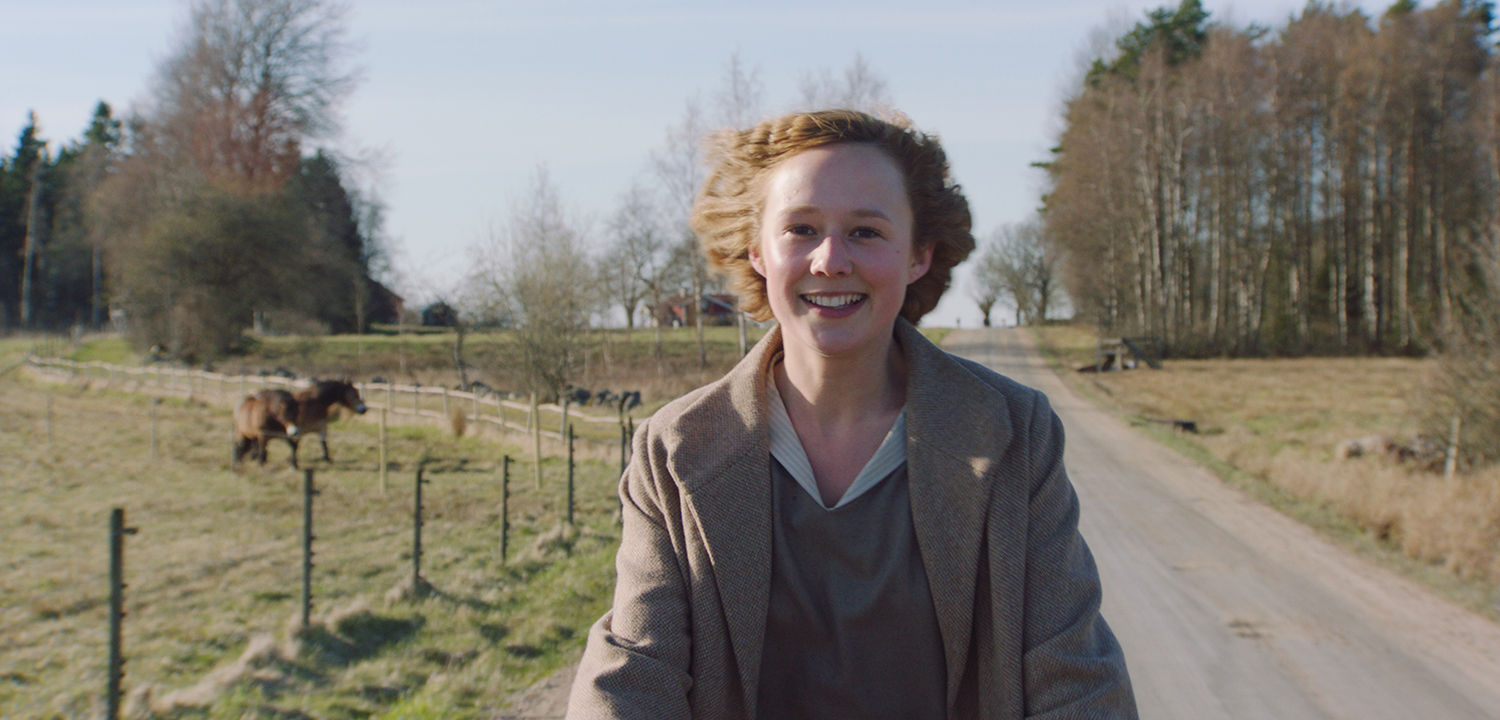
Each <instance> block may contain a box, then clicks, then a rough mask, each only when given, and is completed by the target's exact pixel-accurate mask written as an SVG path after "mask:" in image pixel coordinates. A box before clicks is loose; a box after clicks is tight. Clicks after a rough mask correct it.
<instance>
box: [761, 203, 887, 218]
mask: <svg viewBox="0 0 1500 720" xmlns="http://www.w3.org/2000/svg"><path fill="white" fill-rule="evenodd" d="M822 212H823V208H821V207H818V206H816V205H795V206H792V207H789V208H784V209H782V211H781V213H780V214H782V215H809V214H819V213H822ZM852 214H853V215H854V217H860V218H879V219H881V220H885V221H886V222H895V221H894V220H892V219H891V216H889V215H887V214H885V213H884V212H882V211H880V210H878V209H876V208H856V209H855V210H854V212H853V213H852Z"/></svg>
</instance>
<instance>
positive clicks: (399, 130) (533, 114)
mask: <svg viewBox="0 0 1500 720" xmlns="http://www.w3.org/2000/svg"><path fill="white" fill-rule="evenodd" d="M1167 4H1172V5H1175V4H1176V3H1175V2H1174V1H1172V0H1162V1H1160V2H1142V1H1141V0H1129V2H1119V1H1118V0H1050V1H1047V0H1043V1H1041V2H1010V1H1008V0H991V1H990V2H973V1H969V0H963V1H945V0H935V1H933V2H928V3H925V4H924V5H923V6H922V7H921V9H917V8H918V6H917V4H916V3H914V2H903V3H894V2H878V1H867V2H848V1H845V0H836V1H833V2H785V1H783V0H774V1H771V2H759V3H727V2H714V1H699V2H679V1H677V0H633V1H631V2H615V1H610V0H591V1H588V2H566V1H563V0H553V1H550V2H546V1H540V0H539V1H532V2H506V1H498V2H480V1H478V0H467V1H466V0H429V1H426V2H411V1H410V0H401V1H398V0H352V2H351V3H350V5H351V7H350V9H351V13H350V15H349V21H350V31H351V32H350V35H351V38H352V39H354V40H357V41H358V42H359V43H360V45H361V46H362V49H361V50H360V52H359V53H358V54H357V56H356V64H357V65H359V66H360V67H362V68H363V71H364V81H363V83H362V84H361V85H360V86H359V88H358V89H357V90H356V91H355V93H354V95H353V96H352V97H351V98H350V101H349V103H348V104H347V106H346V108H345V112H344V115H345V125H344V126H345V135H344V139H343V140H342V142H341V145H342V146H343V147H344V148H346V149H353V150H358V149H367V150H368V149H373V150H376V151H378V152H379V153H380V154H381V155H382V156H383V157H384V158H385V162H384V168H383V170H382V172H381V173H380V175H379V177H378V181H377V188H378V191H379V194H380V196H381V197H382V198H383V199H384V201H385V203H386V205H387V223H386V232H387V234H388V235H389V237H390V241H391V243H390V244H391V246H392V250H393V251H394V254H395V258H396V260H397V263H398V269H399V270H400V271H401V274H402V282H401V283H400V289H401V290H402V291H403V292H405V293H406V294H407V295H408V296H410V297H412V298H413V299H418V300H420V299H421V298H423V297H424V296H430V295H431V293H432V292H433V291H434V290H441V289H444V288H449V287H451V286H452V285H453V284H454V283H455V282H456V279H457V278H458V277H459V276H461V274H462V273H463V272H464V270H465V269H466V267H467V266H468V262H467V261H468V253H467V248H469V247H470V246H472V245H474V244H475V243H476V242H478V241H479V240H480V239H481V238H482V237H484V236H485V235H486V234H487V233H488V232H489V230H490V229H491V228H492V227H494V226H496V225H497V224H499V223H501V222H503V220H504V218H505V216H506V215H507V213H508V211H509V208H510V206H511V204H512V203H513V202H514V201H515V199H516V198H517V197H519V196H521V195H522V194H523V193H524V192H525V189H526V187H527V185H528V183H529V182H530V180H531V177H532V176H533V174H534V172H535V169H536V168H537V166H538V165H541V164H545V165H546V166H547V168H548V171H549V174H550V176H551V178H552V180H553V182H554V184H555V185H557V187H558V188H559V190H560V192H561V194H562V196H563V199H564V202H565V203H567V205H568V206H569V207H570V209H571V210H572V211H573V212H575V213H576V214H578V215H579V216H582V217H591V218H594V219H596V220H598V221H599V222H596V223H595V227H596V228H600V227H602V220H603V219H604V218H606V217H607V216H608V215H609V214H610V212H611V211H612V210H613V208H614V206H615V204H616V202H617V199H618V197H619V195H620V194H621V193H622V192H624V191H625V189H626V188H627V187H628V186H629V184H630V183H631V181H632V180H633V179H634V178H636V177H637V176H638V175H640V174H642V173H645V172H646V171H647V169H648V165H649V156H650V153H651V151H652V150H653V149H656V148H658V147H660V146H661V145H662V143H663V138H664V136H665V133H666V130H667V128H668V127H669V126H672V125H675V124H677V123H678V122H679V121H680V119H681V117H682V115H683V109H684V106H685V104H686V102H687V100H688V98H689V97H690V96H692V95H693V94H694V93H695V92H697V93H700V94H702V95H703V96H704V97H705V98H707V97H709V96H711V95H712V93H713V91H714V90H715V89H716V88H717V87H718V86H719V84H720V81H721V79H722V77H723V76H724V71H725V67H726V64H727V63H728V60H729V58H730V55H731V54H732V53H735V52H738V53H739V55H740V58H741V60H742V62H744V63H745V64H746V66H748V67H750V68H754V69H758V71H759V76H760V78H761V81H762V82H763V84H764V86H765V89H766V97H765V99H766V110H767V112H771V113H775V112H778V111H781V110H784V109H786V108H787V107H788V106H790V105H791V104H792V103H793V102H795V101H796V100H797V98H798V82H799V80H800V79H801V78H802V76H803V75H804V74H806V73H809V72H815V71H819V70H822V69H825V68H826V69H830V70H833V71H835V72H838V71H841V70H842V69H843V68H844V67H845V66H846V65H848V64H849V63H850V61H851V60H852V59H853V58H854V56H855V53H861V54H862V55H863V56H864V57H865V59H866V60H867V61H868V63H869V65H870V66H871V68H872V69H873V70H875V71H876V72H877V73H878V74H879V75H881V76H883V77H884V78H886V80H887V81H888V91H889V94H890V96H891V98H892V99H893V100H894V101H895V104H896V105H897V107H899V108H900V109H901V110H902V111H904V112H905V113H906V114H907V115H908V116H910V117H911V118H912V120H913V121H914V122H916V124H917V125H918V126H919V127H921V128H922V129H924V130H926V131H928V132H933V133H936V134H938V135H939V136H940V137H941V138H942V139H943V142H944V146H945V148H946V149H947V151H948V155H949V159H950V160H951V162H952V165H953V172H954V175H955V176H956V178H957V180H958V181H959V182H960V183H961V184H962V185H963V186H964V188H965V190H966V193H967V195H968V197H969V200H970V203H971V205H972V207H973V209H974V221H975V234H976V236H980V237H981V238H982V237H984V236H986V235H988V234H989V233H990V232H992V231H993V230H994V229H995V228H996V227H997V226H999V225H1001V224H1003V223H1009V222H1016V221H1019V220H1021V219H1023V218H1024V217H1025V216H1026V215H1027V213H1029V212H1030V211H1031V210H1032V209H1033V208H1034V207H1035V206H1036V205H1037V202H1038V198H1039V197H1040V193H1041V190H1042V187H1043V184H1042V183H1043V178H1042V177H1041V175H1040V173H1039V172H1038V171H1036V170H1033V169H1031V168H1030V167H1029V166H1028V164H1029V163H1030V162H1032V161H1034V160H1039V159H1044V158H1045V157H1046V154H1047V149H1048V148H1049V147H1051V146H1052V145H1053V143H1054V141H1055V137H1056V135H1055V133H1056V128H1057V115H1058V108H1059V103H1060V99H1061V97H1062V96H1063V87H1062V86H1063V83H1064V81H1065V80H1066V79H1068V78H1070V77H1073V76H1074V73H1075V68H1076V60H1075V58H1076V57H1077V55H1078V53H1079V50H1080V49H1081V48H1082V47H1084V46H1085V45H1086V43H1087V42H1088V37H1089V35H1090V32H1091V31H1093V30H1096V29H1099V28H1102V27H1105V26H1106V24H1107V23H1108V22H1109V19H1110V18H1111V16H1114V17H1117V18H1125V19H1126V20H1128V21H1130V22H1134V21H1136V20H1140V19H1142V18H1143V17H1144V13H1145V12H1146V11H1147V10H1149V9H1151V8H1154V7H1160V6H1163V5H1167ZM1387 4H1388V3H1377V2H1368V1H1366V2H1360V3H1356V5H1358V6H1361V7H1364V8H1365V9H1366V12H1367V13H1374V12H1378V11H1379V10H1380V9H1383V8H1384V7H1385V6H1386V5H1387ZM1423 4H1424V5H1426V4H1428V3H1423ZM1302 5H1303V3H1302V2H1300V1H1298V0H1241V1H1240V2H1237V3H1234V4H1232V5H1231V4H1229V3H1224V2H1216V1H1215V0H1206V1H1205V7H1207V9H1208V10H1209V11H1210V12H1211V13H1213V16H1212V17H1213V19H1218V20H1226V19H1227V20H1230V21H1232V22H1233V23H1234V24H1236V25H1243V24H1246V23H1248V22H1257V23H1260V24H1262V25H1269V26H1272V27H1279V26H1281V25H1282V24H1284V23H1285V21H1286V19H1287V17H1289V15H1290V14H1291V13H1293V12H1294V11H1296V10H1297V9H1299V8H1301V7H1302ZM185 7H186V5H185V3H184V2H182V1H181V0H131V1H130V2H123V1H121V0H0V142H3V152H5V153H10V152H13V150H14V143H15V137H16V135H17V134H18V133H19V131H20V129H21V127H22V126H23V125H24V124H25V121H26V113H27V111H28V110H35V111H36V112H37V115H38V119H39V122H40V124H41V126H42V130H43V135H44V137H46V138H48V139H50V140H51V141H52V142H53V148H54V149H55V148H56V147H57V146H58V145H59V144H61V143H62V142H66V141H69V140H72V139H75V138H77V137H78V136H79V135H80V134H81V133H82V131H83V128H84V126H85V124H86V123H87V120H88V117H89V115H90V114H91V112H92V110H93V106H94V104H95V103H96V102H97V101H98V100H100V99H103V100H106V101H108V102H109V103H110V104H111V105H113V106H114V107H115V108H116V109H117V111H119V112H121V113H124V112H126V111H128V109H129V108H130V107H131V106H132V104H134V103H136V102H138V101H139V100H140V99H141V98H143V97H144V96H145V95H146V91H147V84H148V82H149V79H150V77H151V74H152V71H153V68H154V66H155V64H156V62H157V61H158V60H160V59H161V58H162V57H163V56H164V55H165V54H166V53H167V52H168V49H169V48H170V45H171V42H172V40H173V38H174V37H175V36H176V34H177V27H178V25H179V23H180V22H181V20H182V18H183V16H184V15H185ZM967 278H968V273H967V269H966V268H961V269H960V271H959V273H958V275H957V279H956V282H955V287H954V289H953V290H952V291H950V292H949V295H948V296H947V297H946V298H945V299H944V302H943V304H942V305H940V306H939V308H938V310H937V311H935V312H934V313H933V315H931V316H929V318H928V320H927V321H926V323H927V324H931V325H953V324H954V323H955V322H960V321H961V323H962V325H963V326H966V327H972V326H974V325H977V324H978V321H979V315H978V311H977V310H975V309H974V305H973V302H972V301H970V300H969V299H968V298H967V294H966V292H965V290H966V287H965V284H966V282H967ZM995 317H996V319H997V320H1000V319H1003V318H1002V313H1001V311H999V310H997V311H996V315H995Z"/></svg>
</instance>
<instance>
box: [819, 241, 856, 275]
mask: <svg viewBox="0 0 1500 720" xmlns="http://www.w3.org/2000/svg"><path fill="white" fill-rule="evenodd" d="M851 269H853V266H852V265H851V264H850V262H849V249H848V247H846V246H845V243H844V238H842V237H840V236H839V235H837V234H834V233H829V234H827V235H825V236H823V240H822V242H820V243H818V247H817V248H815V249H814V250H813V254H812V267H811V270H812V272H813V274H814V275H846V274H848V273H849V271H850V270H851Z"/></svg>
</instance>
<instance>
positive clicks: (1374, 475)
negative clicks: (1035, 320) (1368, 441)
mask: <svg viewBox="0 0 1500 720" xmlns="http://www.w3.org/2000/svg"><path fill="white" fill-rule="evenodd" d="M1034 333H1035V334H1036V336H1037V338H1038V340H1039V345H1040V346H1041V348H1042V351H1043V354H1044V356H1045V357H1046V358H1047V359H1048V362H1049V363H1050V364H1052V366H1053V368H1054V369H1055V370H1057V371H1058V373H1059V375H1061V376H1062V377H1063V379H1064V381H1065V382H1067V383H1068V384H1069V386H1070V387H1072V388H1073V389H1074V390H1075V391H1077V392H1079V393H1080V394H1081V395H1084V396H1085V397H1087V398H1089V399H1090V400H1092V401H1093V402H1095V403H1097V404H1099V405H1101V406H1103V407H1106V408H1110V409H1112V410H1114V412H1115V413H1116V414H1118V415H1119V416H1120V417H1121V418H1122V419H1125V420H1127V421H1128V422H1130V423H1131V424H1132V425H1134V426H1136V427H1138V428H1139V429H1140V430H1141V431H1142V432H1143V433H1145V434H1147V435H1148V436H1150V437H1151V438H1153V439H1154V440H1156V441H1158V442H1160V443H1162V444H1164V445H1166V446H1168V447H1171V448H1173V449H1175V450H1177V451H1178V452H1181V453H1182V454H1184V455H1186V456H1188V457H1190V458H1192V459H1194V460H1196V461H1198V462H1200V463H1202V464H1203V465H1205V466H1206V467H1208V468H1209V469H1210V470H1212V471H1213V472H1214V473H1215V474H1217V475H1218V476H1219V477H1220V478H1222V479H1223V480H1224V481H1225V482H1227V483H1229V484H1231V485H1233V486H1235V487H1237V488H1240V489H1241V490H1244V491H1245V492H1247V493H1249V494H1250V495H1252V496H1254V497H1256V498H1257V499H1259V500H1260V501H1262V502H1264V503H1266V504H1268V505H1270V506H1272V507H1274V508H1276V509H1277V510H1279V511H1281V512H1283V513H1285V514H1287V515H1289V516H1291V517H1293V518H1295V519H1297V520H1299V521H1301V522H1303V523H1305V524H1307V525H1310V526H1312V527H1314V528H1316V529H1318V530H1319V531H1320V532H1322V533H1323V534H1325V535H1326V536H1328V537H1330V538H1332V539H1334V540H1336V541H1337V542H1339V543H1341V544H1343V545H1345V546H1346V547H1349V548H1351V549H1353V550H1355V551H1357V552H1359V553H1361V554H1362V555H1364V556H1366V557H1368V558H1370V559H1372V560H1374V561H1376V562H1378V563H1379V564H1381V565H1383V566H1385V567H1387V568H1390V569H1392V570H1395V571H1397V572H1399V573H1401V574H1403V575H1405V576H1407V577H1409V578H1411V579H1414V580H1416V581H1418V582H1421V583H1423V584H1424V585H1427V586H1428V587H1430V588H1432V589H1433V590H1435V591H1437V592H1438V593H1440V594H1442V595H1444V596H1446V597H1448V598H1450V599H1451V600H1453V601H1454V602H1457V603H1459V604H1461V605H1463V606H1465V607H1467V608H1469V609H1471V610H1473V611H1475V612H1478V613H1481V614H1484V615H1486V616H1488V617H1490V618H1491V619H1500V612H1497V601H1500V591H1497V587H1496V581H1497V580H1500V472H1497V471H1495V470H1490V471H1487V472H1480V473H1475V474H1470V475H1464V474H1460V475H1459V476H1458V477H1456V478H1454V479H1453V480H1445V479H1443V478H1442V476H1441V475H1440V474H1434V473H1433V472H1432V471H1431V469H1430V468H1425V467H1417V466H1416V465H1414V464H1412V463H1410V462H1407V463H1400V462H1396V461H1393V460H1389V459H1386V458H1379V457H1365V458H1358V459H1348V460H1340V459H1338V458H1337V457H1336V453H1335V448H1336V447H1337V445H1338V443H1339V442H1341V441H1343V440H1347V439H1351V438H1359V437H1365V436H1369V435H1373V434H1383V435H1387V436H1390V437H1392V438H1396V439H1405V438H1407V437H1409V436H1410V435H1411V434H1412V433H1413V432H1414V426H1415V422H1414V420H1413V414H1412V413H1411V412H1410V410H1409V408H1410V406H1411V403H1412V400H1413V398H1414V397H1415V396H1416V395H1417V394H1418V393H1420V392H1422V388H1423V387H1424V382H1425V378H1426V376H1427V373H1428V371H1429V370H1428V369H1429V363H1430V361H1426V360H1416V359H1408V358H1303V359H1294V360H1288V359H1276V360H1179V361H1172V360H1169V361H1166V363H1165V364H1164V365H1165V366H1164V369H1163V370H1161V371H1152V370H1144V369H1143V370H1133V371H1128V372H1113V373H1102V374H1095V373H1079V372H1076V370H1077V368H1080V367H1084V366H1086V365H1090V364H1092V363H1093V362H1094V353H1095V347H1096V344H1095V343H1096V340H1095V336H1094V335H1093V333H1092V332H1091V331H1089V330H1088V329H1086V328H1081V327H1077V326H1049V327H1045V328H1037V329H1034ZM1174 419H1185V420H1193V421H1194V422H1196V423H1197V426H1198V428H1199V433H1197V434H1183V433H1174V432H1172V431H1171V430H1170V429H1168V428H1169V426H1167V425H1165V424H1163V423H1161V422H1157V421H1160V420H1174Z"/></svg>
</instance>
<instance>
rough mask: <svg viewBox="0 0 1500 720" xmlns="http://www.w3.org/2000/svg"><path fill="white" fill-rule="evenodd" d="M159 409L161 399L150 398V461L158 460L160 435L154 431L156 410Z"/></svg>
mask: <svg viewBox="0 0 1500 720" xmlns="http://www.w3.org/2000/svg"><path fill="white" fill-rule="evenodd" d="M158 407H161V398H151V459H152V460H160V459H161V453H160V452H159V448H160V441H159V439H158V438H159V437H160V433H158V432H157V429H156V409H157V408H158Z"/></svg>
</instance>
